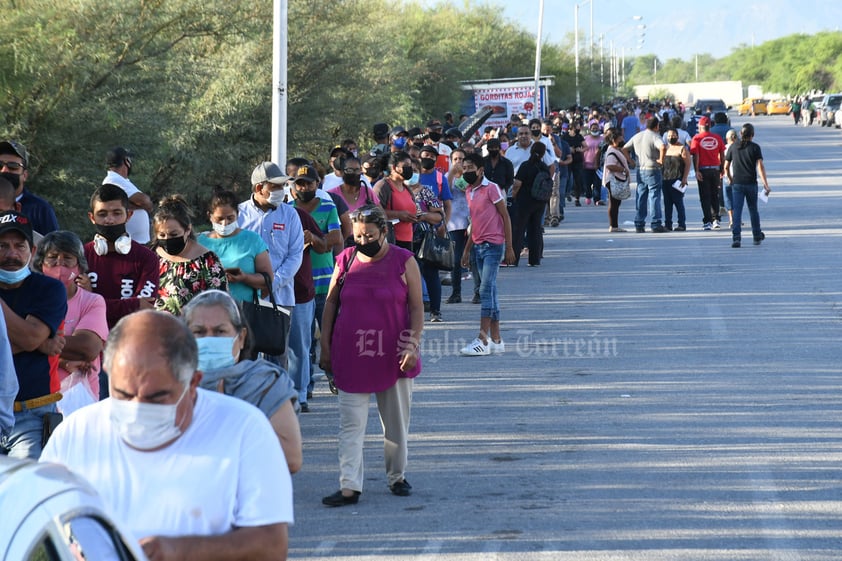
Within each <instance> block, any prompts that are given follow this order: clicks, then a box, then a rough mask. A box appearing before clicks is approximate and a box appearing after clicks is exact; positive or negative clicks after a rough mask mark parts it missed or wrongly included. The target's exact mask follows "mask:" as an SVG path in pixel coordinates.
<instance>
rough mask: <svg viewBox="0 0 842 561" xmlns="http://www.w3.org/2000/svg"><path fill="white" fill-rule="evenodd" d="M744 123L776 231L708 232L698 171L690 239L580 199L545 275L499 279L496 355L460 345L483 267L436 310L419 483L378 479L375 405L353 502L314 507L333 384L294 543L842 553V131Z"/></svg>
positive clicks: (319, 547) (306, 474)
mask: <svg viewBox="0 0 842 561" xmlns="http://www.w3.org/2000/svg"><path fill="white" fill-rule="evenodd" d="M732 119H733V125H734V126H735V127H736V128H738V129H739V126H740V125H741V124H742V123H743V122H745V121H747V120H749V119H750V120H751V122H753V123H754V124H755V127H756V137H755V140H756V141H757V142H758V143H759V144H760V145H761V147H762V149H763V154H764V157H765V163H766V167H767V170H768V175H769V182H770V186H771V188H772V195H771V198H770V200H769V202H768V204H763V203H761V208H760V217H761V224H762V226H763V230H764V232H765V234H766V240H765V241H764V242H763V243H762V244H761V245H759V246H754V245H752V244H751V235H750V229H749V230H748V231H747V232H746V233H744V235H743V240H744V242H745V240H748V243H744V244H743V247H742V248H739V249H732V248H731V240H730V231H729V230H728V229H727V221H726V222H725V225H724V227H723V229H722V230H720V231H711V232H704V231H702V228H701V226H702V224H701V209H700V207H699V201H698V192H697V189H696V186H695V183H693V182H691V184H690V187H689V188H688V190H687V196H686V205H687V209H688V212H687V214H688V231H687V232H681V233H679V232H669V233H660V234H659V233H649V232H647V233H645V234H637V233H634V232H633V230H634V227H633V226H629V225H628V224H627V225H626V227H628V228H629V229H630V230H632V231H631V232H628V233H615V234H609V233H608V217H607V211H606V208H605V207H593V206H584V207H580V208H576V207H572V206H568V208H567V213H566V219H565V220H564V222H562V224H561V225H560V226H559V227H558V228H547V230H546V237H545V253H544V261H543V264H542V265H541V266H540V267H537V268H528V267H525V264H526V263H525V260H523V261H522V262H521V267H519V268H504V269H501V270H500V275H499V277H498V278H499V293H500V301H501V309H502V327H503V338H504V340H505V342H506V345H507V351H506V353H505V354H504V355H502V356H491V357H476V358H467V357H461V356H458V350H459V348H460V347H461V346H462V345H463V344H464V343H466V342H468V341H470V340H471V339H473V337H475V336H476V332H477V328H478V324H479V306H477V305H473V304H470V303H467V302H469V300H470V281H468V284H467V285H466V286H464V287H463V296H464V295H466V294H467V295H468V297H467V298H465V301H466V303H463V304H453V305H450V304H442V311H443V315H444V320H445V322H444V323H441V324H431V323H427V324H426V327H425V332H424V342H423V345H422V348H423V360H424V370H423V372H422V374H421V375H420V376H419V377H418V378H417V379H416V383H415V391H414V395H413V405H412V423H411V429H410V433H411V434H410V445H409V446H410V447H409V451H410V460H409V467H408V471H407V479H408V480H409V481H410V482H411V484H412V486H413V494H412V496H410V497H396V496H393V495H392V494H391V493H390V492H389V490H388V488H387V486H386V481H385V473H384V467H383V455H382V433H381V429H380V423H379V420H378V418H377V413H376V408H375V407H374V405H373V403H374V402H373V401H372V408H371V414H370V417H369V425H368V433H367V435H368V436H367V439H366V445H365V462H366V479H365V489H364V490H363V494H362V496H361V497H360V501H359V503H358V504H357V505H354V506H347V507H342V508H328V507H325V506H322V504H321V498H322V497H323V496H325V495H328V494H330V493H333V492H334V491H335V490H336V489H338V461H337V456H336V433H337V426H338V410H337V402H336V398H335V397H333V396H331V395H330V394H329V393H328V391H327V384H325V383H324V382H323V381H320V382H319V383H318V384H317V386H316V395H315V396H314V398H313V399H312V400H310V407H311V412H310V413H307V414H303V415H302V416H301V427H302V433H303V438H304V467H303V469H302V471H301V472H300V473H298V474H297V475H295V476H294V486H295V515H296V524H295V526H293V527H292V528H291V530H290V558H291V559H313V560H319V559H331V560H348V561H350V560H354V561H385V560H390V561H393V560H414V561H421V560H424V561H426V560H433V559H435V560H446V561H468V560H477V561H479V560H489V559H494V560H506V561H515V560H517V561H521V560H525V561H532V560H543V561H566V560H577V561H591V560H593V561H608V560H646V561H660V560H694V561H697V560H699V561H707V560H722V561H736V560H757V561H769V560H804V561H808V560H809V561H818V560H830V559H834V560H836V559H840V558H842V427H840V418H842V415H840V413H842V399H840V398H842V389H840V377H841V376H842V350H840V345H839V341H840V338H842V290H841V289H840V272H839V261H840V253H841V252H840V240H841V239H842V190H840V183H842V163H840V154H842V133H840V131H838V130H835V129H834V130H831V129H826V128H825V129H823V128H820V127H817V126H813V127H809V128H803V127H795V126H794V125H792V121H791V119H789V118H787V117H765V116H759V117H753V118H747V117H742V118H739V117H736V115H735V116H733V117H732ZM633 215H634V203H633V200H631V199H630V200H629V201H627V202H625V203H624V204H623V206H622V207H621V211H620V221H621V222H625V223H631V221H632V219H633ZM744 221H745V223H746V227H747V228H750V226H749V219H748V215H747V213H746V215H745V218H744ZM647 223H648V222H647ZM449 294H450V289H449V288H448V287H444V289H443V295H444V298H446V297H447V296H448V295H449Z"/></svg>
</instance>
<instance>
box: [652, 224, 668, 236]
mask: <svg viewBox="0 0 842 561" xmlns="http://www.w3.org/2000/svg"><path fill="white" fill-rule="evenodd" d="M652 231H653V232H655V233H658V234H660V233H662V232H666V231H667V229H666V228H664V227H663V226H661V225H658V226H655V227H653V228H652Z"/></svg>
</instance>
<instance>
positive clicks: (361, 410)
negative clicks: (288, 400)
mask: <svg viewBox="0 0 842 561" xmlns="http://www.w3.org/2000/svg"><path fill="white" fill-rule="evenodd" d="M374 395H375V397H376V398H377V410H378V412H379V413H380V424H381V425H382V427H383V439H384V440H383V456H384V459H385V461H386V476H387V480H388V484H389V485H390V486H391V485H392V484H394V483H397V482H398V481H400V480H402V479H403V478H404V471H405V470H406V462H407V457H408V451H407V438H408V435H409V410H410V406H411V404H412V379H411V378H399V379H398V381H397V383H396V384H395V385H394V386H392V387H391V388H389V389H388V390H385V391H382V392H378V393H376V394H374ZM370 400H371V394H368V393H348V392H343V391H342V390H339V486H340V488H342V489H350V490H352V491H359V492H362V490H363V442H364V440H365V428H366V424H367V422H368V407H369V402H370Z"/></svg>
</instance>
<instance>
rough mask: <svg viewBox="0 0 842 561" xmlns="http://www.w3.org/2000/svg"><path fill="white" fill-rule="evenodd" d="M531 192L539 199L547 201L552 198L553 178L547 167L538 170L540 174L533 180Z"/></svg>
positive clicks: (533, 196)
mask: <svg viewBox="0 0 842 561" xmlns="http://www.w3.org/2000/svg"><path fill="white" fill-rule="evenodd" d="M529 194H530V195H532V198H533V199H535V200H537V201H543V202H547V201H549V200H550V197H551V196H552V194H553V178H552V176H551V175H550V174H549V172H548V171H547V170H546V169H541V170H538V175H536V176H535V180H534V181H533V182H532V189H531V190H530V191H529Z"/></svg>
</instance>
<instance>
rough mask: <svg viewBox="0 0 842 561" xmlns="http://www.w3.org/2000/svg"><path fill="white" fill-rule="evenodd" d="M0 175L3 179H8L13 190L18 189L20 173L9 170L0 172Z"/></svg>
mask: <svg viewBox="0 0 842 561" xmlns="http://www.w3.org/2000/svg"><path fill="white" fill-rule="evenodd" d="M0 177H3V178H4V179H8V180H9V183H11V184H12V187H14V188H15V191H17V190H18V189H20V175H18V174H17V173H12V172H10V171H4V172H3V173H0Z"/></svg>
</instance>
